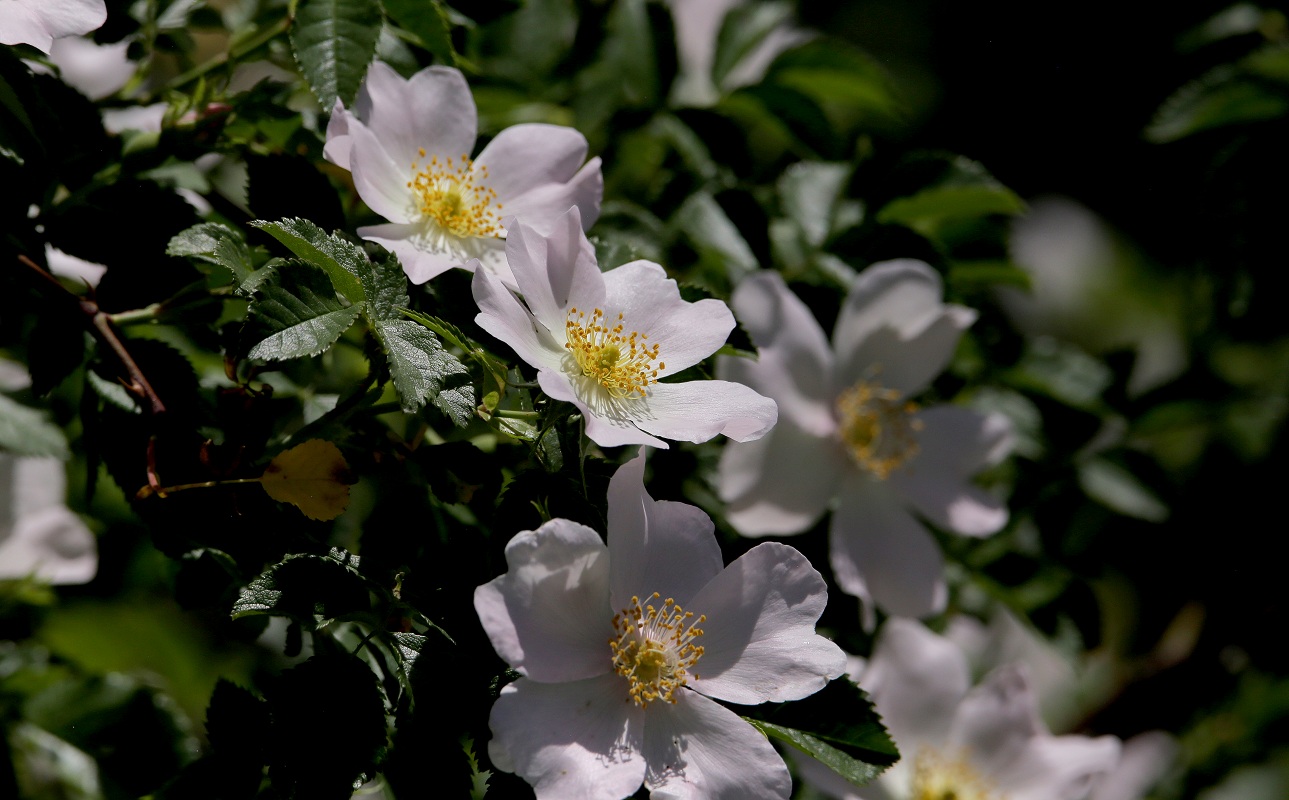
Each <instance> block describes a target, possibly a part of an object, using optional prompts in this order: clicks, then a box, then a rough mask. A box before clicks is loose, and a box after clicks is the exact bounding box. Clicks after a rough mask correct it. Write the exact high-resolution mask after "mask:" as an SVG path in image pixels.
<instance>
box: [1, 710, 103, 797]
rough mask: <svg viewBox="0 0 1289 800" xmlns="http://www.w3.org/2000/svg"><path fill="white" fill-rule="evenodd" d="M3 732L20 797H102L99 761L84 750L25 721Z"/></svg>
mask: <svg viewBox="0 0 1289 800" xmlns="http://www.w3.org/2000/svg"><path fill="white" fill-rule="evenodd" d="M4 733H6V734H7V736H8V748H7V749H8V752H7V753H6V755H7V756H8V758H10V759H12V761H13V774H14V777H15V778H16V779H17V786H18V791H19V792H20V793H21V796H22V797H30V798H44V797H49V798H58V799H59V800H102V797H103V789H102V786H101V785H100V782H99V775H98V764H97V763H96V762H95V761H94V758H93V757H92V756H91V755H89V754H88V753H86V752H85V751H84V750H81V749H80V748H78V747H75V746H74V745H72V744H70V743H69V742H67V741H64V740H63V739H60V738H58V737H57V736H55V735H54V734H52V733H50V732H49V731H46V730H41V729H40V728H38V727H36V726H35V725H32V724H30V723H28V722H21V721H20V722H18V723H17V724H16V725H14V726H13V727H12V728H11V729H8V730H6V731H5V732H4ZM0 786H3V784H0Z"/></svg>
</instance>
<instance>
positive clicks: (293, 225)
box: [251, 218, 371, 305]
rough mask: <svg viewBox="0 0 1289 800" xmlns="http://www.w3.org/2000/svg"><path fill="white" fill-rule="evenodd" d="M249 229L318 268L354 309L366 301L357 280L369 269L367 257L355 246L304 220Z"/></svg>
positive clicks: (262, 222)
mask: <svg viewBox="0 0 1289 800" xmlns="http://www.w3.org/2000/svg"><path fill="white" fill-rule="evenodd" d="M251 225H253V226H255V227H256V228H260V229H262V230H263V231H265V232H266V233H268V234H269V235H270V236H272V237H273V238H274V239H277V240H278V241H279V242H281V243H282V244H284V245H286V247H287V249H289V250H290V251H291V252H292V253H295V254H296V256H298V257H299V258H301V259H303V260H304V261H307V262H309V263H310V264H312V265H314V266H315V267H320V268H321V269H322V270H323V271H324V272H326V273H327V276H328V277H330V278H331V282H332V283H333V284H335V287H336V291H338V292H340V293H341V294H343V295H344V296H345V297H347V298H349V302H351V303H353V304H354V305H357V304H359V303H361V302H362V301H364V300H366V299H367V295H366V293H365V292H364V291H363V286H362V278H361V276H362V275H363V273H365V272H366V271H368V270H369V269H371V266H370V263H369V262H368V261H367V254H366V253H364V252H363V250H362V248H361V247H359V246H358V245H356V244H354V243H353V242H350V241H347V240H345V239H342V238H340V237H339V236H336V235H335V234H334V233H333V234H328V233H327V232H326V231H324V230H322V229H321V228H319V227H318V226H317V225H314V224H313V223H312V222H310V221H308V220H307V219H299V218H294V219H284V220H281V221H279V222H267V221H265V220H255V221H254V222H252V223H251Z"/></svg>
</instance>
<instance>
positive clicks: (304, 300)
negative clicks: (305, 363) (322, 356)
mask: <svg viewBox="0 0 1289 800" xmlns="http://www.w3.org/2000/svg"><path fill="white" fill-rule="evenodd" d="M361 310H362V309H361V307H360V306H348V307H345V306H342V305H341V304H340V301H339V300H338V299H337V298H336V290H335V288H334V287H333V286H332V285H331V281H330V280H328V279H327V276H326V275H325V274H324V273H323V272H322V271H321V270H319V269H317V268H315V267H313V266H311V265H309V264H305V263H301V262H288V263H286V264H283V265H282V266H280V267H278V268H277V269H276V270H275V271H274V274H273V275H272V277H271V278H270V279H269V280H268V281H266V282H265V283H264V284H263V285H262V286H260V289H259V291H258V292H256V294H255V298H254V299H253V300H252V301H251V306H250V320H251V322H252V325H253V329H254V330H255V332H256V335H257V336H258V335H264V334H267V335H266V336H264V338H263V339H261V340H260V341H259V342H258V343H256V344H255V346H253V347H252V348H251V349H250V352H249V353H247V356H248V357H250V358H260V359H264V360H266V361H284V360H286V359H289V358H301V357H303V356H316V355H318V354H319V353H321V352H322V351H324V350H326V349H327V348H328V347H330V346H331V345H332V344H333V343H334V342H335V341H336V339H339V338H340V334H342V333H344V332H345V331H346V330H348V329H349V326H350V325H353V324H354V321H355V320H357V319H358V315H359V313H360V312H361Z"/></svg>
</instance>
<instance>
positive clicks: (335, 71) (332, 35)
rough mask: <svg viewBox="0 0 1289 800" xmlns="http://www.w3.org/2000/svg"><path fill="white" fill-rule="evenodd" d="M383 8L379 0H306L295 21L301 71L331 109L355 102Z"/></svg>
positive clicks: (295, 47)
mask: <svg viewBox="0 0 1289 800" xmlns="http://www.w3.org/2000/svg"><path fill="white" fill-rule="evenodd" d="M380 25H381V13H380V3H378V2H377V0H303V2H301V3H300V5H299V7H298V8H297V9H296V12H295V22H294V23H293V24H292V25H291V49H292V51H294V53H295V59H296V61H297V62H299V64H300V71H301V72H302V73H303V74H304V78H305V80H306V81H308V82H309V87H310V88H311V89H313V93H314V94H315V95H317V97H318V102H319V103H320V104H321V105H322V108H323V109H325V110H330V109H331V107H332V106H333V105H334V104H335V102H336V100H337V99H339V100H340V102H342V103H344V104H345V106H346V107H349V106H352V105H353V103H354V96H355V95H356V94H358V85H359V84H360V83H361V82H362V79H363V75H365V74H366V73H367V65H368V64H370V63H371V60H372V58H373V57H374V56H375V55H376V41H377V39H379V38H380Z"/></svg>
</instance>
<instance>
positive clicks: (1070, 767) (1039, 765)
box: [992, 736, 1121, 800]
mask: <svg viewBox="0 0 1289 800" xmlns="http://www.w3.org/2000/svg"><path fill="white" fill-rule="evenodd" d="M1120 746H1121V745H1120V742H1119V740H1118V739H1117V738H1115V737H1113V736H1099V737H1097V738H1095V739H1091V738H1088V737H1087V736H1036V737H1034V738H1033V739H1031V740H1030V741H1029V744H1028V746H1027V747H1026V748H1025V750H1024V752H1023V753H1022V754H1021V755H1020V757H1019V758H1017V759H1016V760H1015V761H1013V762H1012V763H1010V764H1008V765H1007V767H1006V769H1005V770H1004V771H1002V772H997V773H994V775H993V776H992V777H993V779H994V780H995V781H996V783H997V786H998V790H999V792H1000V793H1001V794H1005V795H1006V797H1007V798H1008V800H1083V798H1085V797H1087V796H1088V792H1089V791H1090V790H1091V789H1093V788H1094V787H1095V786H1096V785H1097V783H1098V782H1100V781H1101V780H1102V779H1104V778H1105V776H1106V775H1108V774H1109V773H1110V771H1111V770H1113V769H1114V766H1115V764H1116V763H1117V762H1118V760H1119V750H1120Z"/></svg>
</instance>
